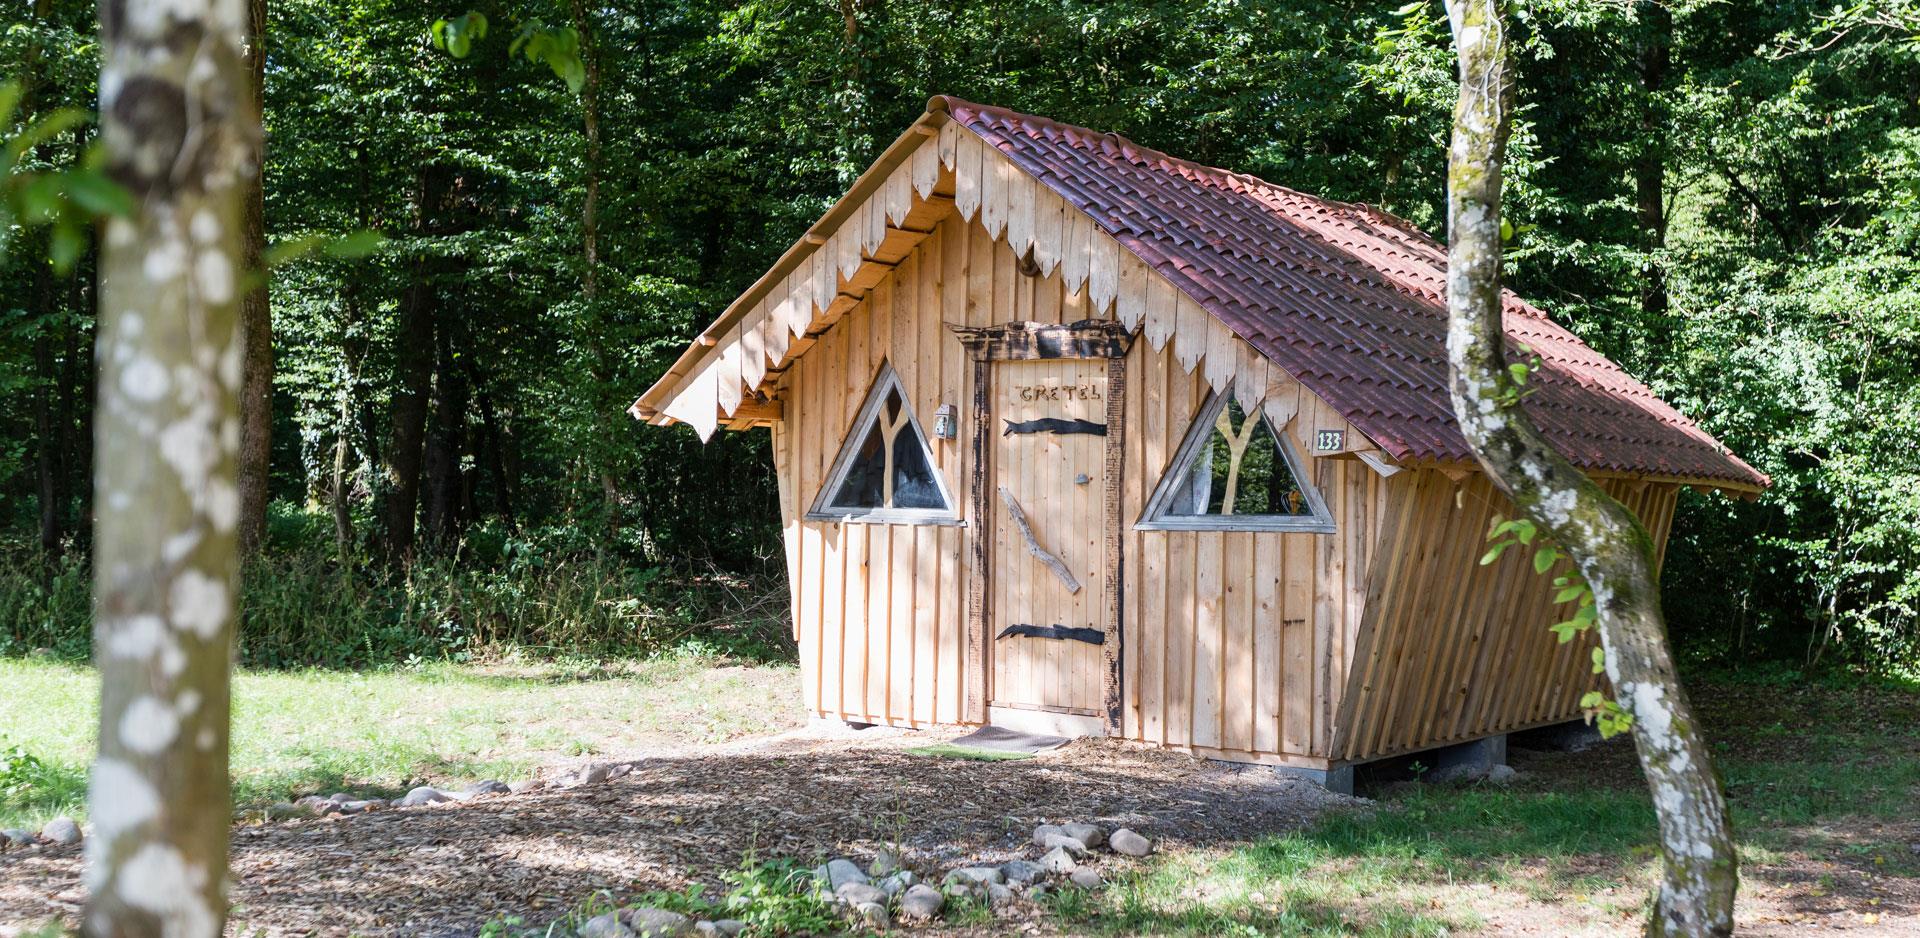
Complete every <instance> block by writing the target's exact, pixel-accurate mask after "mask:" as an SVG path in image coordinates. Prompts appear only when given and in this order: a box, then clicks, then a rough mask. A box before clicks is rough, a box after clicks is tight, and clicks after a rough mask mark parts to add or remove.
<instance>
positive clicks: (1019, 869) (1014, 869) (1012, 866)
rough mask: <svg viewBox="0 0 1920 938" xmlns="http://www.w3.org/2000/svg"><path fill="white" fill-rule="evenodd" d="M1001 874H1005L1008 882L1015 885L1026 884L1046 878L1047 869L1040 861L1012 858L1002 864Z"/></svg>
mask: <svg viewBox="0 0 1920 938" xmlns="http://www.w3.org/2000/svg"><path fill="white" fill-rule="evenodd" d="M1000 875H1002V876H1005V877H1006V879H1007V882H1009V883H1012V884H1013V885H1015V886H1025V885H1027V884H1029V883H1034V882H1038V881H1040V880H1041V879H1044V878H1046V875H1047V871H1046V869H1045V868H1044V867H1042V866H1041V865H1040V864H1038V863H1029V862H1027V861H1026V860H1010V861H1008V862H1006V863H1002V864H1000Z"/></svg>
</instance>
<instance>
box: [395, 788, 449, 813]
mask: <svg viewBox="0 0 1920 938" xmlns="http://www.w3.org/2000/svg"><path fill="white" fill-rule="evenodd" d="M452 800H453V798H452V797H451V796H449V795H447V793H445V792H443V791H441V790H439V789H437V788H432V787H429V786H427V785H422V786H420V787H419V788H415V789H413V790H412V791H409V792H407V793H406V795H404V796H402V797H401V798H400V800H398V801H395V802H394V803H393V806H394V807H396V808H417V807H420V806H421V805H426V804H439V803H440V802H442V801H452Z"/></svg>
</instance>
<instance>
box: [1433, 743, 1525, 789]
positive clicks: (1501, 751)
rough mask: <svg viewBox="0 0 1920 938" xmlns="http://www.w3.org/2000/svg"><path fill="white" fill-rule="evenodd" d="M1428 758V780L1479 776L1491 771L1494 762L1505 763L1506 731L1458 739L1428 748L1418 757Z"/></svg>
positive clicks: (1440, 780) (1454, 779) (1446, 780)
mask: <svg viewBox="0 0 1920 938" xmlns="http://www.w3.org/2000/svg"><path fill="white" fill-rule="evenodd" d="M1429 759H1431V760H1432V765H1433V768H1432V769H1431V770H1430V771H1428V772H1427V775H1426V778H1427V780H1428V781H1434V782H1452V781H1462V780H1465V779H1472V778H1483V777H1485V776H1486V775H1487V774H1488V773H1490V772H1492V771H1493V768H1494V766H1498V765H1506V764H1507V737H1506V734H1504V733H1503V734H1501V735H1499V736H1488V737H1486V738H1484V739H1476V740H1473V741H1472V742H1466V743H1460V744H1459V745H1455V746H1446V747H1443V748H1440V749H1434V750H1430V751H1429V752H1427V753H1425V754H1424V755H1423V756H1422V759H1421V761H1423V762H1424V761H1427V760H1429Z"/></svg>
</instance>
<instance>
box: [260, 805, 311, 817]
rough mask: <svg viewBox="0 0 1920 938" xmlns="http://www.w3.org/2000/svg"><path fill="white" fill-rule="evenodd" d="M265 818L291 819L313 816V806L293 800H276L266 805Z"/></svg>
mask: <svg viewBox="0 0 1920 938" xmlns="http://www.w3.org/2000/svg"><path fill="white" fill-rule="evenodd" d="M266 814H267V820H270V821H291V820H293V819H295V818H309V817H313V808H311V807H309V806H307V805H304V804H300V803H298V802H293V801H276V802H274V803H273V804H270V805H267V811H266Z"/></svg>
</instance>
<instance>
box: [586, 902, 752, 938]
mask: <svg viewBox="0 0 1920 938" xmlns="http://www.w3.org/2000/svg"><path fill="white" fill-rule="evenodd" d="M746 928H747V923H745V922H742V921H740V920H738V919H731V918H723V919H716V920H714V921H711V922H696V921H694V920H693V919H690V918H688V917H686V916H685V915H681V914H680V913H678V912H670V911H668V910H666V909H652V908H627V909H620V910H618V911H614V912H607V913H605V914H603V915H596V916H594V917H593V918H590V919H587V921H586V922H585V923H584V924H582V925H581V926H580V928H579V929H578V930H577V932H576V934H578V935H579V936H580V938H687V936H691V935H699V936H701V938H733V936H734V935H738V934H740V933H741V932H743V931H745V930H746Z"/></svg>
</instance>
